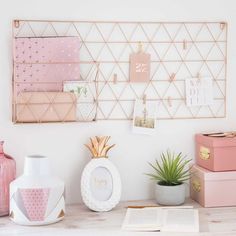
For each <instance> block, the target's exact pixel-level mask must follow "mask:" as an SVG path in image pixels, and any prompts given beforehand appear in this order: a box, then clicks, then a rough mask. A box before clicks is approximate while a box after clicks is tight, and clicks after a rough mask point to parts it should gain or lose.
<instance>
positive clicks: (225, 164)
mask: <svg viewBox="0 0 236 236" xmlns="http://www.w3.org/2000/svg"><path fill="white" fill-rule="evenodd" d="M195 142H196V163H197V164H198V165H199V166H201V167H203V168H206V169H208V170H211V171H228V170H236V137H209V136H205V135H202V134H197V135H196V137H195Z"/></svg>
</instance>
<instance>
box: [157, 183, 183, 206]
mask: <svg viewBox="0 0 236 236" xmlns="http://www.w3.org/2000/svg"><path fill="white" fill-rule="evenodd" d="M155 197H156V201H157V203H158V204H160V205H169V206H175V205H181V204H183V203H184V201H185V184H184V183H182V184H179V185H175V186H166V185H160V184H158V183H157V184H156V189H155Z"/></svg>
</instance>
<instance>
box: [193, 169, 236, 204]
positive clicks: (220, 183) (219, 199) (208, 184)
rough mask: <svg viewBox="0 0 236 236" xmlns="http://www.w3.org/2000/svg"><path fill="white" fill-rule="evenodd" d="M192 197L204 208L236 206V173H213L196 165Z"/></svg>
mask: <svg viewBox="0 0 236 236" xmlns="http://www.w3.org/2000/svg"><path fill="white" fill-rule="evenodd" d="M190 196H191V198H192V199H193V200H195V201H197V202H198V203H200V204H201V205H202V206H204V207H219V206H236V171H227V172H212V171H209V170H207V169H204V168H202V167H200V166H197V165H194V166H193V167H192V169H191V179H190Z"/></svg>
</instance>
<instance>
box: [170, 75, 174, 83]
mask: <svg viewBox="0 0 236 236" xmlns="http://www.w3.org/2000/svg"><path fill="white" fill-rule="evenodd" d="M174 79H175V73H172V74H171V76H170V82H173V81H174Z"/></svg>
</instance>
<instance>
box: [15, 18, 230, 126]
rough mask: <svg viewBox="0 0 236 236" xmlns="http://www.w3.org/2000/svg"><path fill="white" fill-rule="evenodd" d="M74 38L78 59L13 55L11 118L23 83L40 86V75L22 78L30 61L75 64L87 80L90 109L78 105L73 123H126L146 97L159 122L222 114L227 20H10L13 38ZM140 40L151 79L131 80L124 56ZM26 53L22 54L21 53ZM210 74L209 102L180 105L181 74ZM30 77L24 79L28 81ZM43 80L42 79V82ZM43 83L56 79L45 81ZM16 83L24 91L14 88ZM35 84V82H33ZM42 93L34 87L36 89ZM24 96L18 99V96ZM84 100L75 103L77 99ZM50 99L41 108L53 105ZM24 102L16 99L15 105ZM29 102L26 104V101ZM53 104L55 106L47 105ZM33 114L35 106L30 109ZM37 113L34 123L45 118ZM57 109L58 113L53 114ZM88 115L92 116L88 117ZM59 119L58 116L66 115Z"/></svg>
mask: <svg viewBox="0 0 236 236" xmlns="http://www.w3.org/2000/svg"><path fill="white" fill-rule="evenodd" d="M45 37H48V38H50V37H58V38H59V37H77V38H78V39H79V41H80V46H79V57H80V58H79V61H72V62H64V61H47V62H43V63H42V62H40V61H35V62H27V61H20V62H19V61H17V59H16V57H15V56H14V72H13V121H14V122H16V123H22V121H20V120H18V119H17V106H18V105H19V99H17V98H18V97H19V96H21V94H22V92H24V84H25V83H28V84H31V85H33V87H34V85H35V84H40V83H41V82H42V81H40V79H39V78H38V79H37V78H33V77H34V75H33V76H31V77H32V80H27V81H24V80H23V81H22V80H21V81H20V82H19V80H18V77H17V76H19V75H17V73H16V67H17V66H19V64H21V65H24V66H25V67H24V69H23V70H24V72H23V74H24V73H27V69H28V67H29V66H32V65H40V64H54V65H56V66H57V67H55V68H56V69H55V70H58V69H59V68H60V67H61V66H62V65H65V64H67V65H74V64H79V67H80V69H79V70H80V73H79V77H80V78H79V80H80V81H85V82H86V83H87V86H88V91H89V92H90V93H91V94H92V96H93V101H92V102H91V103H93V104H90V105H89V106H90V107H89V108H88V107H87V105H86V102H85V104H84V106H82V107H80V100H79V99H78V104H77V112H79V113H80V116H79V117H77V118H76V121H91V120H131V119H133V109H134V102H135V100H136V99H142V98H145V99H146V101H151V102H155V103H156V106H158V108H157V111H158V113H157V119H196V118H222V117H225V115H226V73H227V23H225V22H111V21H47V20H15V21H14V22H13V38H14V39H13V40H17V39H20V38H45ZM138 45H139V46H140V45H142V48H143V51H144V52H147V53H149V54H150V55H151V71H150V77H151V78H150V81H149V82H147V83H131V82H130V81H129V56H130V54H131V53H133V52H136V51H137V48H138ZM14 50H15V49H14ZM24 53H25V52H24ZM196 76H197V77H199V78H201V77H211V78H212V79H213V90H214V92H213V95H214V103H213V104H212V105H209V106H199V107H188V106H186V96H185V79H187V78H194V77H196ZM29 79H30V78H29ZM44 83H45V81H44ZM46 83H59V84H60V83H62V82H61V81H50V80H49V81H46ZM20 86H23V87H22V90H21V89H19V87H20ZM36 87H37V86H36ZM37 89H38V90H36V91H40V92H45V94H47V92H48V91H41V90H40V86H39V87H38V88H37ZM21 100H22V99H21ZM82 103H83V101H81V104H82ZM50 104H52V100H49V106H47V108H45V109H46V110H48V109H52V106H51V107H50ZM21 105H22V104H21ZM24 106H25V107H27V101H26V102H25V104H24ZM53 109H54V107H53ZM30 112H31V113H34V110H31V111H30ZM45 113H47V112H46V111H45V112H42V114H41V116H40V117H37V118H35V119H34V121H33V122H45V121H47V119H46V120H44V119H43V116H44V114H45ZM56 113H57V112H56ZM91 114H92V115H91ZM65 117H66V114H65V116H64V117H62V116H58V119H57V121H70V120H67V119H66V118H65Z"/></svg>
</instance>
